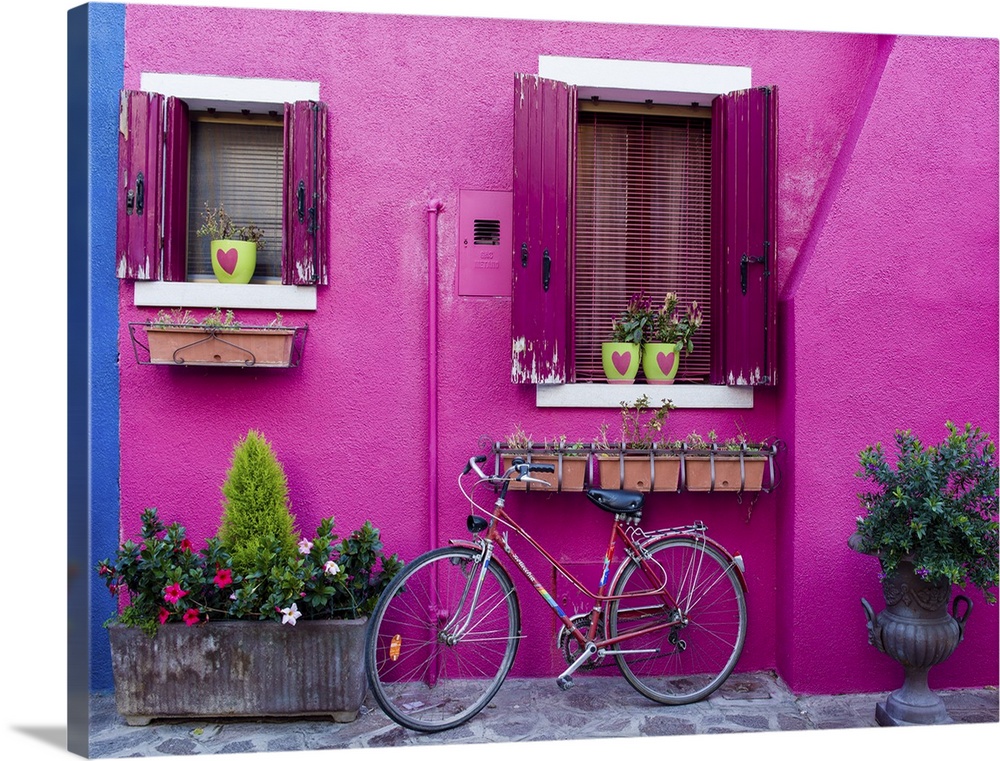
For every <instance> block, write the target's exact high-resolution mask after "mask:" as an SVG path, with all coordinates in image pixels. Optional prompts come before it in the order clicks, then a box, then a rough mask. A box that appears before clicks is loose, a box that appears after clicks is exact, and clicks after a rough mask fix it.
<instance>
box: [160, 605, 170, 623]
mask: <svg viewBox="0 0 1000 761" xmlns="http://www.w3.org/2000/svg"><path fill="white" fill-rule="evenodd" d="M168 618H170V611H169V610H167V609H166V608H162V607H161V608H160V623H161V624H165V623H167V619H168Z"/></svg>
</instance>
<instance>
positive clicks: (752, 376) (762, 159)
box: [712, 87, 778, 386]
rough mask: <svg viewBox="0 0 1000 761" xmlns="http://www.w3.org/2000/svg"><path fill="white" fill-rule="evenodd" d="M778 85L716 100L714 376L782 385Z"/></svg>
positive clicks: (739, 382) (734, 381)
mask: <svg viewBox="0 0 1000 761" xmlns="http://www.w3.org/2000/svg"><path fill="white" fill-rule="evenodd" d="M777 98H778V92H777V88H775V87H756V88H753V89H750V90H741V91H739V92H734V93H729V94H727V95H720V96H719V97H717V98H716V99H715V100H714V101H713V103H712V140H713V143H712V182H713V191H712V257H713V276H714V277H716V278H717V279H716V282H715V286H714V289H713V290H714V295H715V304H716V305H717V306H716V315H715V316H714V317H715V319H714V321H713V334H712V345H713V362H712V382H713V383H723V384H726V385H731V386H732V385H751V386H773V385H775V384H776V381H777V379H776V377H775V370H776V346H777V330H776V324H777V322H776V311H777V275H776V272H775V262H776V250H775V244H776V241H775V236H776V228H777V225H776V218H777V217H776V197H777V193H776V188H777V171H776V168H777V142H778V140H777V132H778V129H777V127H778V122H777V115H778V101H777Z"/></svg>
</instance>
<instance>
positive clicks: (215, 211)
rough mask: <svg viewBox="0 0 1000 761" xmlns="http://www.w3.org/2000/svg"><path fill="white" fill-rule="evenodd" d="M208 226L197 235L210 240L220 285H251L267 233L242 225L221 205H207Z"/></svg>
mask: <svg viewBox="0 0 1000 761" xmlns="http://www.w3.org/2000/svg"><path fill="white" fill-rule="evenodd" d="M202 219H204V222H203V223H202V225H201V227H199V228H198V229H197V231H196V234H197V235H198V237H203V238H208V239H209V244H208V245H209V254H210V257H211V260H212V271H213V272H214V273H215V277H216V278H217V279H218V281H219V282H220V283H249V282H250V280H251V278H253V273H254V270H255V269H256V268H257V249H258V248H263V247H264V231H263V230H262V229H260V228H259V227H257V226H256V225H254V223H253V222H248V223H247V224H245V225H238V224H236V222H234V221H233V218H232V217H231V216H229V214H228V213H227V212H226V210H225V208H224V207H223V206H222V204H220V205H219V206H217V207H212V206H209V205H208V204H207V203H206V204H205V211H204V212H203V213H202Z"/></svg>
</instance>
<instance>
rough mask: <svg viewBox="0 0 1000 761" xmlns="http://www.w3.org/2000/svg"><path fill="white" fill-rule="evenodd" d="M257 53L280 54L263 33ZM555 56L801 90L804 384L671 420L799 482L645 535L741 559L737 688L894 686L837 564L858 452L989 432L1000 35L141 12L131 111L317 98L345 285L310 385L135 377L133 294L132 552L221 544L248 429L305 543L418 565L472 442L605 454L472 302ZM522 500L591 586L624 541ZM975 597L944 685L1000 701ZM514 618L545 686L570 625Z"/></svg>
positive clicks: (531, 523) (798, 293)
mask: <svg viewBox="0 0 1000 761" xmlns="http://www.w3.org/2000/svg"><path fill="white" fill-rule="evenodd" d="M262 28H266V29H268V31H269V33H268V35H267V36H266V37H264V36H261V35H259V34H256V33H249V34H247V33H246V31H247V30H257V29H262ZM206 30H212V36H211V39H210V42H206V39H207V38H206V33H205V32H206ZM246 39H251V40H253V41H254V42H253V43H252V44H250V45H247V44H246ZM539 55H566V56H589V57H607V58H622V59H640V60H662V61H678V62H691V63H712V64H728V65H740V66H750V67H752V69H753V80H754V84H777V85H778V86H779V88H780V92H781V96H780V108H781V111H780V128H779V169H780V187H779V201H780V209H779V236H780V237H779V241H778V252H779V261H780V263H779V271H778V277H779V289H780V291H781V293H782V311H781V316H782V318H783V321H782V323H781V325H780V331H781V343H782V347H783V357H784V358H783V360H782V363H783V371H782V376H781V377H783V378H784V379H787V382H786V383H784V384H783V385H782V386H781V387H780V388H779V389H778V390H776V391H773V390H772V391H769V390H760V391H758V392H757V393H756V394H755V404H754V408H753V409H752V410H748V411H744V412H739V413H737V414H733V413H732V412H731V411H725V410H679V411H676V412H675V413H673V415H672V416H671V419H670V429H671V432H672V433H675V434H677V435H678V436H682V435H684V434H686V433H687V432H689V431H691V430H693V429H699V430H702V431H705V430H708V429H713V428H714V429H715V430H717V431H718V432H719V433H720V435H723V436H724V435H727V434H731V433H734V432H735V431H736V428H737V426H739V427H740V428H742V429H743V430H746V431H747V432H748V433H750V434H751V435H753V436H760V437H764V436H775V435H776V436H779V437H780V438H782V439H783V440H784V441H786V442H787V443H788V452H787V456H786V458H785V460H784V461H783V462H782V467H783V472H784V480H783V482H782V486H781V488H780V489H779V490H778V491H776V492H775V493H773V494H770V495H765V496H763V497H761V498H760V500H759V501H758V502H757V503H756V504H755V505H754V506H753V511H752V515H749V519H748V506H749V505H748V502H749V501H748V500H746V501H744V503H743V504H739V503H737V502H736V500H735V499H734V498H732V497H726V496H723V495H684V496H679V495H666V496H655V497H652V498H651V499H650V508H649V509H648V510H647V513H646V515H647V520H648V521H650V522H662V523H667V522H678V523H679V522H684V521H687V520H689V519H693V518H701V519H703V520H705V522H706V523H707V524H708V526H709V529H710V531H711V533H712V534H713V535H714V536H715V537H716V538H718V539H719V540H720V541H722V543H723V544H725V545H727V546H729V547H730V548H731V549H733V550H738V551H740V552H742V553H743V555H744V557H745V558H746V563H747V567H748V580H749V585H750V597H749V601H750V624H751V626H750V633H749V637H748V641H747V646H746V649H745V653H744V657H743V659H742V661H741V663H740V668H741V669H747V670H749V669H762V668H777V669H778V670H779V672H780V673H781V674H782V676H783V677H784V678H785V679H786V680H788V681H789V682H790V684H791V685H792V687H793V688H794V689H797V690H800V691H803V692H818V691H834V692H836V691H863V690H880V689H888V688H890V687H893V686H895V685H896V684H897V683H898V681H899V678H900V674H899V669H898V666H896V665H895V664H894V663H893V662H891V661H889V660H888V659H887V658H886V657H885V656H882V655H881V654H879V653H877V652H876V651H875V650H874V649H873V648H871V647H870V646H868V645H867V642H866V634H865V629H864V620H863V616H862V614H861V606H860V604H859V603H858V598H859V597H860V596H861V595H865V596H866V597H868V598H869V599H870V600H873V601H874V602H875V603H876V608H877V609H878V608H879V607H880V605H881V603H880V601H879V598H878V590H877V587H876V582H875V569H874V567H873V563H874V561H870V560H869V559H867V558H862V557H857V556H854V555H852V554H851V553H850V551H849V550H848V549H847V547H846V544H845V541H846V538H847V536H848V534H849V533H850V532H851V530H852V526H853V517H854V515H855V514H856V513H857V505H856V499H855V496H854V495H855V492H856V491H857V490H858V485H857V484H856V483H855V482H854V479H853V477H852V473H853V472H854V469H855V458H856V452H857V450H858V449H860V448H861V447H862V446H864V445H865V444H866V443H868V442H869V441H873V440H876V439H882V440H887V439H888V438H889V437H890V436H891V434H892V431H893V429H894V428H895V427H897V426H905V427H910V426H912V427H914V428H916V429H917V430H919V431H920V432H921V433H924V434H926V435H927V436H929V437H936V436H938V435H939V434H940V433H941V432H942V431H943V423H944V420H945V418H954V419H956V420H962V421H964V420H966V419H968V420H972V421H974V422H977V423H980V424H982V425H984V426H985V427H986V428H987V429H988V430H994V429H995V427H996V422H997V420H996V418H997V410H998V389H997V343H998V341H997V320H996V315H997V239H996V238H997V212H996V206H997V159H996V155H997V137H996V134H997V116H996V113H997V108H996V106H997V101H996V83H997V45H996V41H995V40H994V41H989V40H988V41H977V40H953V39H925V38H891V37H886V38H880V37H876V36H869V35H852V34H816V33H791V32H771V31H749V30H712V29H693V28H670V27H653V26H635V25H617V24H616V25H598V24H584V23H565V22H539V21H531V22H527V21H496V20H482V19H458V18H419V17H403V16H380V15H379V16H376V15H371V16H369V15H343V14H334V13H308V12H283V11H266V10H232V9H219V8H201V9H200V8H188V7H185V8H172V7H164V6H129V7H128V11H127V16H126V55H125V86H126V87H130V88H137V87H138V86H139V77H140V75H141V73H142V72H144V71H149V72H154V71H155V72H169V73H185V74H215V75H222V76H230V77H241V76H246V77H265V78H277V79H301V80H309V81H319V82H320V87H321V89H320V97H321V99H323V100H324V101H326V102H327V103H328V104H329V106H330V124H329V131H330V134H331V153H330V167H329V170H330V171H329V175H330V178H331V182H330V189H331V193H330V206H331V219H332V225H331V228H332V229H331V233H330V235H331V240H330V242H331V256H330V265H331V267H330V270H331V272H332V273H333V276H332V285H331V286H329V287H327V288H321V289H320V291H319V297H318V309H317V310H316V312H314V313H307V314H300V315H295V314H288V313H286V315H285V317H286V322H300V321H308V323H309V339H308V345H307V348H306V355H305V360H304V362H303V364H302V365H301V367H299V368H297V369H294V370H291V371H238V372H227V371H218V370H198V369H194V368H187V369H174V368H162V367H147V366H137V365H136V364H135V362H134V359H133V357H132V350H131V346H130V344H129V341H128V334H127V328H126V327H125V325H126V324H127V323H128V322H129V321H131V320H141V319H147V318H148V317H150V316H152V315H153V314H155V311H156V310H155V309H136V308H135V307H133V306H132V303H133V302H132V286H131V285H130V284H128V283H123V284H122V286H121V321H122V326H123V327H122V331H121V408H122V409H121V450H122V451H121V492H122V496H121V503H122V531H123V533H124V534H125V535H128V536H132V535H134V534H135V532H136V530H137V525H138V515H139V513H140V512H141V511H142V510H143V509H144V508H145V507H147V506H150V505H155V506H157V507H159V509H160V511H161V514H162V515H163V516H164V517H165V518H167V519H168V520H181V521H183V522H184V523H186V524H187V525H188V526H189V527H190V530H191V533H192V535H193V536H194V537H195V538H204V537H205V536H208V535H210V534H212V533H214V531H215V530H216V528H217V525H218V518H219V511H220V497H221V495H220V492H219V486H220V484H221V482H222V480H223V477H224V474H225V471H226V468H227V466H228V461H229V457H230V454H231V450H232V446H233V444H234V442H235V441H236V440H237V439H238V438H239V437H240V436H242V435H243V434H244V433H245V432H246V429H247V428H249V427H254V428H258V429H260V430H262V431H263V432H264V433H265V435H266V436H267V437H268V438H269V439H270V440H271V441H272V443H273V445H274V447H275V450H276V451H277V454H278V456H279V457H280V459H281V460H282V462H283V464H284V466H285V469H286V471H287V474H288V477H289V482H290V488H291V492H292V503H293V509H294V510H295V513H296V515H297V517H298V521H299V526H300V528H302V529H304V530H311V529H312V528H314V527H315V525H316V524H317V523H318V522H319V520H320V518H321V517H323V516H326V515H330V514H332V515H334V516H336V519H337V525H338V526H339V527H340V528H341V529H342V530H343V531H344V532H346V531H348V530H350V529H351V528H353V527H354V526H356V525H358V524H359V523H360V522H362V521H363V520H365V519H367V518H370V519H371V520H372V521H373V522H374V523H375V524H376V525H378V526H379V527H380V528H381V529H382V531H383V535H384V538H385V540H386V544H387V545H388V547H389V548H390V549H392V550H395V551H398V552H400V553H401V554H402V555H403V556H404V557H405V558H410V557H413V556H414V555H416V554H418V553H419V552H422V551H423V550H425V549H427V548H428V547H429V546H430V545H432V544H437V543H439V542H440V541H442V540H444V539H446V538H448V537H449V536H453V535H463V534H464V532H465V530H464V516H465V514H466V513H467V510H468V508H467V506H466V505H465V504H463V501H462V499H461V495H460V494H459V492H458V490H457V488H456V485H455V479H456V477H457V475H458V472H459V470H460V468H461V467H462V464H463V463H464V461H465V460H466V459H467V458H468V457H469V456H470V455H471V454H474V453H477V452H478V451H479V447H478V442H479V440H480V437H482V436H486V437H487V438H489V439H498V438H503V437H504V436H505V435H506V434H507V433H508V432H510V431H511V430H512V428H513V426H514V424H515V423H520V424H521V425H522V426H523V427H524V428H525V429H526V430H527V431H529V432H530V433H532V434H533V435H534V436H535V438H536V439H541V438H543V437H552V436H554V435H558V434H566V435H567V436H568V437H570V438H572V439H575V438H582V439H585V440H590V439H592V438H593V437H594V436H595V435H596V434H597V433H598V429H599V426H600V424H601V423H602V422H605V421H607V422H611V423H612V424H614V423H615V422H616V420H617V410H615V409H607V410H579V409H565V410H543V409H536V408H535V404H534V388H533V387H517V386H514V385H512V384H511V383H510V381H509V320H510V303H509V300H508V299H504V298H474V297H459V296H458V295H457V290H456V279H457V273H456V262H457V248H458V241H457V215H456V213H457V209H458V198H459V191H460V190H463V189H470V190H510V188H511V171H512V156H511V150H512V131H513V127H512V108H511V106H512V101H511V99H512V92H513V87H512V86H513V79H514V77H513V75H514V74H515V73H516V72H536V71H537V66H538V56H539ZM432 199H439V200H440V201H441V202H442V204H443V208H442V212H441V214H440V217H439V219H438V224H437V227H436V236H437V245H438V259H437V262H436V265H437V273H438V278H437V282H435V283H432V284H431V286H432V287H433V288H435V289H436V297H437V303H438V307H437V315H438V324H437V336H438V344H437V347H436V357H434V359H433V362H434V364H435V365H436V367H437V372H438V376H437V377H438V380H437V384H438V392H439V393H438V400H439V412H438V417H437V419H436V421H434V422H435V423H436V429H437V432H438V438H437V451H438V461H437V463H431V462H428V458H427V452H428V431H429V430H430V429H431V428H432V426H431V421H430V420H429V416H428V394H427V382H428V381H427V379H428V367H429V364H430V362H431V353H430V352H429V351H428V308H427V304H428V269H429V268H428V259H427V250H428V229H427V219H428V215H427V213H426V209H427V204H428V202H429V201H430V200H432ZM269 318H270V315H269V316H268V319H269ZM264 321H266V320H264ZM827 458H829V462H830V464H829V465H826V464H824V462H825V461H826V460H827ZM373 466H379V467H382V468H388V475H386V474H385V471H384V470H383V471H382V473H381V474H379V473H378V472H376V471H374V470H373V469H372V467H373ZM431 478H436V481H435V485H436V491H437V494H438V497H439V502H438V504H437V505H436V506H432V507H429V506H428V495H429V494H430V493H431V489H430V487H429V481H430V479H431ZM515 500H516V498H512V500H511V504H512V508H513V510H514V512H515V513H516V515H518V517H522V518H523V519H524V523H525V525H526V526H527V527H528V528H529V530H530V531H531V532H532V533H533V534H534V535H536V536H537V537H538V538H539V539H542V540H543V541H546V540H550V541H551V542H552V544H553V546H555V547H558V548H559V552H558V553H557V555H558V557H560V559H562V560H564V561H566V562H567V563H569V564H570V565H571V567H573V568H574V569H579V568H580V567H581V564H584V563H585V562H586V561H588V560H589V559H591V558H594V557H596V556H597V554H598V553H597V551H596V548H597V547H598V546H599V545H601V544H602V543H603V542H604V541H606V537H607V516H606V515H604V514H601V513H598V512H597V511H596V510H594V509H592V508H590V507H588V505H587V504H586V503H585V501H584V500H583V498H582V497H575V498H574V497H569V496H562V495H553V496H550V497H538V496H534V497H532V498H531V499H530V500H529V499H527V498H523V499H521V500H519V501H515ZM432 510H433V511H434V513H433V515H434V517H435V519H436V521H437V525H438V526H439V531H438V534H439V535H438V536H437V537H430V536H429V535H428V526H429V524H430V520H429V519H430V516H431V515H432V513H431V511H432ZM563 594H568V590H564V588H563V585H562V584H557V585H556V596H557V597H558V598H560V599H561V597H562V595H563ZM971 596H972V597H973V599H974V600H975V601H976V603H977V606H976V609H975V611H974V612H973V616H972V619H970V624H969V627H968V629H967V635H966V641H965V643H963V644H962V645H961V646H960V650H959V653H958V655H956V657H955V658H953V660H952V661H951V662H949V663H948V664H946V665H945V666H942V667H940V669H939V671H938V672H937V673H936V674H934V675H933V676H934V677H936V678H937V680H938V685H937V686H958V685H981V684H985V683H995V681H996V680H995V674H996V671H997V648H996V637H997V611H996V608H987V607H986V606H985V605H983V604H982V603H981V597H980V596H979V595H978V594H975V593H972V595H971ZM521 599H522V605H523V608H524V618H525V620H526V632H527V634H528V639H527V640H526V641H525V643H524V644H523V645H522V650H521V652H520V653H519V655H518V662H517V664H516V666H515V668H516V670H517V672H518V673H521V674H533V675H538V676H542V675H548V674H552V673H554V672H555V667H556V666H555V664H556V660H555V659H556V658H558V654H555V653H553V652H551V645H550V642H551V639H552V637H551V634H552V631H553V626H552V623H551V617H549V616H548V614H547V613H546V612H545V611H544V610H542V609H541V608H540V607H539V605H538V603H537V602H536V601H535V599H534V598H533V597H531V596H529V592H527V591H525V592H524V593H523V594H522V596H521ZM567 604H568V605H569V607H571V608H572V607H574V606H573V603H572V596H570V597H569V598H568V600H567Z"/></svg>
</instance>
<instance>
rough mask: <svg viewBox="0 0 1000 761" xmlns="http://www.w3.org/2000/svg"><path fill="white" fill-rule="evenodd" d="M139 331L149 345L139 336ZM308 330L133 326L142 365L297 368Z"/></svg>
mask: <svg viewBox="0 0 1000 761" xmlns="http://www.w3.org/2000/svg"><path fill="white" fill-rule="evenodd" d="M139 328H142V329H143V331H142V332H144V333H145V337H146V343H143V342H142V341H141V339H140V337H139V336H138V335H137V331H138V329H139ZM307 330H308V326H301V327H285V326H274V327H272V326H267V327H264V326H262V327H247V328H225V327H214V326H207V325H171V324H166V323H130V324H129V333H130V335H131V337H132V346H133V349H134V351H135V357H136V361H137V362H138V363H139V364H148V365H188V366H199V367H226V366H229V367H296V366H297V365H298V364H299V362H301V360H302V354H303V352H304V350H305V337H306V331H307Z"/></svg>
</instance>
